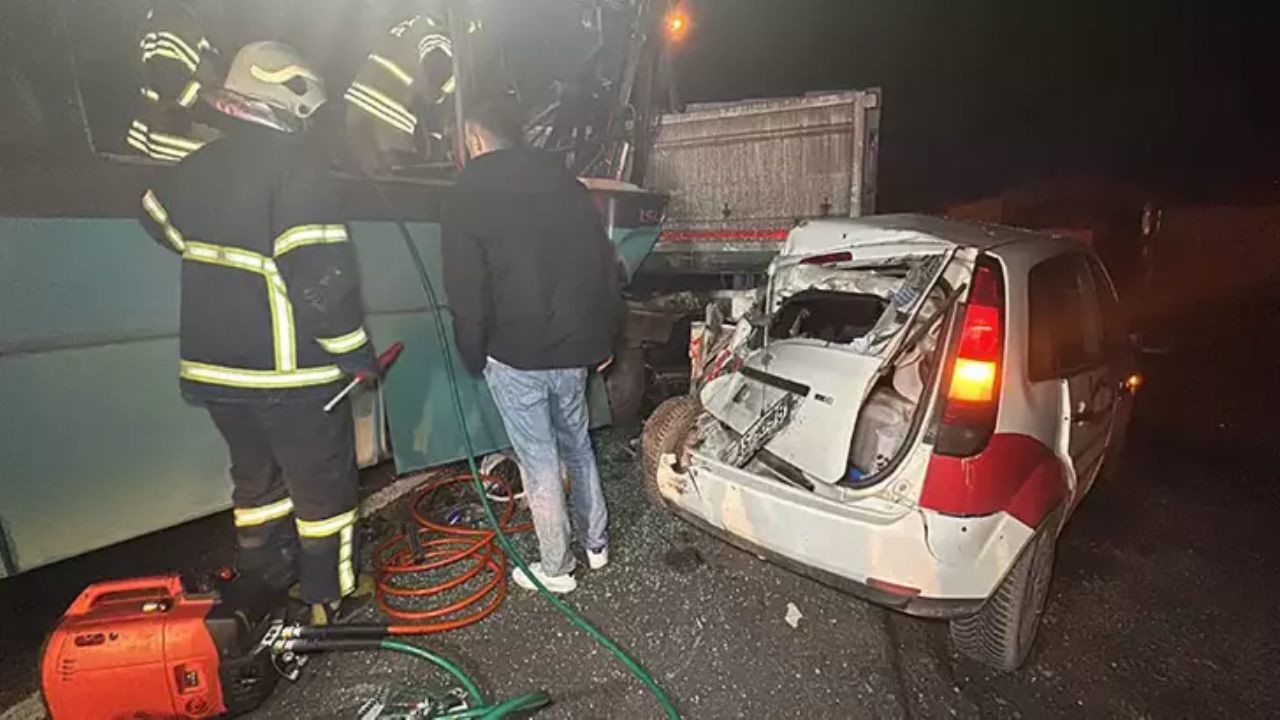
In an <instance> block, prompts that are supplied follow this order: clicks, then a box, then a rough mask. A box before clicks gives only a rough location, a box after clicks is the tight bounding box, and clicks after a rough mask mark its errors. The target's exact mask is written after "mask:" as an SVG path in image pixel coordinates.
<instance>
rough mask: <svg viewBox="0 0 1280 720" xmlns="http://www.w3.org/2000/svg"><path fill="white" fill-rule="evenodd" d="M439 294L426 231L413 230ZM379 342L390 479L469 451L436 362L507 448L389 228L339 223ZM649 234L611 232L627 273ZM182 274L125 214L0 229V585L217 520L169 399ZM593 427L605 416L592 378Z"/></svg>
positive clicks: (486, 432)
mask: <svg viewBox="0 0 1280 720" xmlns="http://www.w3.org/2000/svg"><path fill="white" fill-rule="evenodd" d="M410 231H411V233H412V234H413V236H414V239H415V241H416V242H417V244H418V247H419V248H420V250H421V251H422V253H423V257H424V259H425V260H426V263H427V266H428V271H429V272H430V273H431V274H432V281H433V283H435V286H436V290H437V292H438V293H441V294H443V292H444V288H443V278H442V277H441V275H440V259H439V258H440V239H439V227H438V226H437V225H433V224H426V223H418V224H414V225H412V226H411V228H410ZM352 234H353V241H354V242H355V244H356V250H357V256H358V258H359V263H360V275H361V281H362V285H363V291H364V299H365V304H366V309H367V312H368V315H369V317H368V326H369V331H370V333H371V334H372V336H373V339H374V342H375V343H376V345H377V346H378V347H379V348H385V347H386V346H387V345H388V344H390V343H391V342H393V341H395V340H401V341H403V342H404V343H405V351H404V353H403V354H402V355H401V357H400V360H399V362H398V363H397V364H396V366H395V367H394V368H393V369H392V370H391V372H390V373H389V376H388V378H387V379H386V383H385V386H384V396H385V399H386V406H387V416H388V425H389V429H390V436H391V444H392V450H393V455H394V458H395V464H396V470H397V471H398V472H400V473H406V472H410V471H414V470H419V469H422V468H426V467H431V466H433V465H439V464H442V463H447V462H452V461H455V460H458V459H461V458H463V457H464V456H465V451H464V443H463V436H462V433H461V428H460V427H459V426H458V424H457V422H456V419H455V414H454V409H453V405H452V399H451V398H450V395H449V385H448V382H447V378H446V376H445V368H444V364H443V360H444V357H445V353H446V352H447V353H449V354H451V355H452V357H453V359H454V363H455V366H456V367H457V368H458V370H459V372H460V374H461V390H462V393H463V402H464V407H465V411H466V416H467V431H468V432H469V433H470V434H471V437H472V439H473V442H474V443H475V446H476V450H477V452H482V453H483V452H488V451H491V450H495V449H499V448H502V447H506V446H507V440H506V435H505V433H504V432H503V429H502V423H501V419H500V418H499V416H498V414H497V410H496V408H495V407H494V405H493V401H492V398H491V397H490V396H489V392H488V388H487V387H486V386H485V384H484V382H483V380H482V379H480V378H477V377H471V376H469V375H467V374H466V372H465V370H463V369H462V365H461V361H460V359H459V358H458V357H457V349H456V347H454V345H453V343H452V327H451V325H450V322H451V317H450V316H449V314H448V312H447V307H446V310H445V320H446V327H447V328H448V330H449V333H450V337H449V340H448V342H447V343H446V345H444V346H442V345H441V344H440V342H439V339H438V337H437V335H436V331H435V327H434V323H433V322H432V318H431V315H430V312H429V310H428V303H427V300H426V296H425V294H424V293H423V290H422V287H421V284H420V283H419V281H418V276H417V273H416V271H415V270H414V267H413V264H412V261H411V259H410V257H409V253H408V251H407V249H406V248H405V246H404V242H403V240H402V238H401V236H400V233H399V231H398V229H397V228H396V226H395V225H394V224H393V223H386V222H382V223H373V222H357V223H353V225H352ZM656 239H657V229H656V228H646V229H642V230H636V231H625V230H616V231H615V232H614V237H613V240H614V242H615V243H616V244H617V245H618V248H619V255H620V256H621V257H622V258H623V260H624V263H625V264H626V265H627V267H628V268H629V269H630V270H634V268H635V267H638V266H639V264H640V261H641V260H643V258H644V256H645V255H647V254H648V252H649V251H650V250H651V249H652V247H653V244H654V242H655V241H656ZM179 266H180V262H179V259H178V257H177V256H176V255H173V254H172V253H169V252H166V251H164V250H162V249H161V248H160V247H159V246H157V245H156V244H155V243H154V242H153V241H152V240H151V239H150V238H148V237H147V236H146V235H145V233H143V232H142V230H141V228H140V227H139V226H138V225H137V224H136V223H135V222H133V221H131V220H124V219H65V218H61V219H60V218H42V219H22V218H0V577H4V576H5V575H7V574H12V573H15V572H19V571H21V570H26V569H30V568H32V567H36V566H39V565H44V564H47V563H50V562H53V561H56V560H59V559H62V558H65V557H69V556H72V555H76V554H79V553H83V552H87V551H89V550H92V549H96V548H99V547H103V546H105V545H109V544H112V543H115V542H119V541H122V540H126V539H129V538H133V537H137V536H139V535H143V534H146V533H149V532H153V531H155V530H159V529H162V528H165V527H169V526H172V525H175V524H178V523H182V522H185V521H187V520H190V519H192V518H196V517H201V516H204V515H208V514H210V513H213V512H218V511H220V510H223V509H226V508H227V507H228V506H229V504H230V483H229V482H228V480H227V477H226V468H227V465H228V460H227V456H226V448H225V446H224V445H223V443H222V440H221V438H220V437H219V436H218V434H217V432H216V431H215V429H214V427H213V425H212V423H211V422H210V421H209V419H208V416H207V415H206V414H205V413H204V412H203V411H202V410H200V409H199V408H196V407H192V406H190V405H188V404H186V403H185V402H184V401H183V400H182V398H181V397H180V395H179V393H178V385H177V358H178V341H177V329H178V299H179ZM589 397H590V404H591V413H592V423H593V425H599V424H603V423H606V422H608V417H609V416H608V402H607V398H606V395H605V393H604V388H603V382H602V381H601V379H600V378H599V377H598V376H593V378H592V385H591V392H590V395H589Z"/></svg>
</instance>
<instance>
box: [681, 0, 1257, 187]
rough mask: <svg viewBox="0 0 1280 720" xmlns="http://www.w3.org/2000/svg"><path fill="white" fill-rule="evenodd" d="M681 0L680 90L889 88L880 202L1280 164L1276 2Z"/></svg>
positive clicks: (1213, 175) (1240, 171)
mask: <svg viewBox="0 0 1280 720" xmlns="http://www.w3.org/2000/svg"><path fill="white" fill-rule="evenodd" d="M689 3H690V13H691V14H692V17H693V30H692V34H691V35H690V36H689V37H688V38H687V40H686V43H685V47H684V48H683V51H682V53H681V56H680V59H679V61H678V68H679V70H678V72H679V77H680V83H681V90H682V93H683V95H684V96H685V98H686V99H689V100H722V99H733V98H738V97H744V96H769V95H792V94H799V93H802V92H805V91H810V90H821V89H840V88H850V87H868V86H873V85H878V86H880V87H882V88H883V89H884V97H885V101H884V103H885V104H884V114H883V117H882V123H883V128H884V130H883V133H884V134H883V145H882V156H881V163H880V168H881V176H880V181H881V192H882V194H881V207H882V209H887V210H892V209H897V208H920V207H930V206H936V205H937V204H939V203H944V202H948V201H953V200H964V199H971V198H976V197H981V196H984V195H988V194H992V193H994V192H996V191H998V190H999V189H1001V188H1003V187H1005V186H1007V185H1010V184H1014V183H1019V182H1024V181H1042V180H1053V179H1055V178H1059V177H1067V176H1084V177H1105V178H1109V179H1117V180H1128V181H1133V182H1136V183H1139V184H1142V185H1145V186H1148V187H1156V188H1160V189H1162V190H1163V191H1166V192H1170V193H1173V192H1182V193H1188V192H1190V193H1196V192H1199V193H1206V192H1219V193H1221V192H1222V191H1223V188H1228V187H1229V188H1237V187H1241V186H1242V185H1243V186H1248V187H1249V188H1250V190H1251V191H1253V192H1256V191H1257V187H1258V186H1259V185H1268V184H1271V183H1270V181H1272V180H1274V178H1275V177H1276V173H1275V172H1274V171H1273V170H1272V167H1273V166H1274V163H1273V162H1270V161H1271V160H1272V159H1273V158H1275V157H1277V156H1278V155H1277V153H1276V152H1275V150H1276V149H1277V148H1280V142H1278V141H1277V138H1276V135H1277V131H1278V130H1280V97H1278V95H1280V80H1278V78H1280V51H1278V48H1280V22H1277V21H1278V20H1280V11H1277V9H1276V7H1277V6H1276V5H1275V4H1274V3H1268V5H1270V9H1267V10H1249V11H1245V10H1243V9H1242V8H1236V7H1234V6H1233V2H1226V3H1224V2H1177V1H1176V0H1164V1H1159V0H1156V1H1148V0H1112V1H1111V2H1097V1H1094V0H1086V1H1083V2H1060V1H1052V2H1050V1H1046V0H1023V1H1022V2H1011V1H1006V0H973V1H969V2H959V1H956V0H949V1H947V0H789V1H787V2H781V1H771V2H754V1H750V0H689ZM1241 5H1243V3H1241Z"/></svg>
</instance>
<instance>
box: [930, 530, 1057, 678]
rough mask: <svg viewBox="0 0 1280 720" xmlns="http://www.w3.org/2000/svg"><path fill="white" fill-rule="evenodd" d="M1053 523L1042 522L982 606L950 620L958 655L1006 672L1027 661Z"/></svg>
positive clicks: (1049, 571) (1044, 593)
mask: <svg viewBox="0 0 1280 720" xmlns="http://www.w3.org/2000/svg"><path fill="white" fill-rule="evenodd" d="M1057 527H1058V524H1057V522H1056V521H1054V520H1053V519H1050V521H1049V522H1047V523H1045V524H1044V526H1043V527H1042V528H1041V530H1040V532H1039V533H1037V534H1036V536H1035V538H1034V539H1033V540H1032V541H1031V543H1030V544H1029V545H1028V546H1027V548H1026V549H1025V550H1023V552H1022V555H1021V556H1020V557H1019V558H1018V561H1017V562H1016V563H1014V565H1013V568H1012V569H1011V570H1010V571H1009V574H1008V575H1007V576H1006V577H1005V579H1004V581H1003V582H1001V583H1000V586H999V587H998V588H996V591H995V593H994V594H993V595H992V596H991V598H990V599H989V600H987V603H986V605H984V606H983V607H982V610H980V611H978V613H977V614H976V615H973V616H970V617H966V618H959V619H957V620H952V621H951V640H952V642H954V643H955V645H956V649H957V650H959V651H960V653H961V654H962V655H967V656H968V657H971V658H973V659H975V660H977V661H979V662H981V663H983V664H986V665H990V666H991V667H994V668H996V669H999V670H1004V671H1006V672H1011V671H1013V670H1016V669H1018V667H1019V666H1020V665H1022V663H1023V662H1024V661H1025V660H1026V659H1027V655H1028V653H1030V651H1031V644H1032V642H1034V641H1035V637H1036V629H1037V628H1038V627H1039V625H1040V615H1041V613H1042V611H1043V610H1044V603H1045V599H1046V598H1047V597H1048V596H1049V580H1050V578H1051V577H1052V576H1053V556H1054V544H1055V542H1056V541H1057V532H1056V530H1057Z"/></svg>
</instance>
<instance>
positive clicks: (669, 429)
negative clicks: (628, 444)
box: [640, 395, 702, 507]
mask: <svg viewBox="0 0 1280 720" xmlns="http://www.w3.org/2000/svg"><path fill="white" fill-rule="evenodd" d="M701 411H702V406H701V405H700V404H699V403H698V400H697V398H694V397H692V396H689V395H680V396H677V397H673V398H667V399H666V400H664V401H662V404H661V405H659V406H658V407H657V409H655V410H654V411H653V414H652V415H650V416H649V419H648V420H646V421H645V424H644V430H643V431H641V433H640V466H641V470H642V472H643V477H642V478H641V482H643V483H644V491H645V497H647V498H648V499H649V501H650V502H652V503H653V504H655V505H657V506H658V507H665V506H666V503H665V501H664V500H663V499H662V493H660V492H658V463H659V462H660V461H661V459H662V456H663V455H665V454H667V453H676V454H677V455H678V454H679V453H680V452H681V451H682V450H683V449H684V445H685V443H686V442H687V441H688V439H689V434H690V433H691V432H693V427H694V425H695V424H696V423H697V420H698V413H700V412H701Z"/></svg>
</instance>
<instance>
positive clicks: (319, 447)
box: [206, 397, 360, 603]
mask: <svg viewBox="0 0 1280 720" xmlns="http://www.w3.org/2000/svg"><path fill="white" fill-rule="evenodd" d="M326 401H327V398H324V397H319V398H302V399H288V400H274V399H273V400H270V401H262V402H258V401H248V402H243V401H241V402H237V401H209V402H207V403H206V407H207V408H208V410H209V415H210V416H212V417H213V422H214V424H215V425H216V426H217V427H218V432H220V433H222V437H223V439H225V440H226V442H227V447H228V448H229V449H230V451H231V480H232V482H233V484H234V489H233V490H232V493H231V500H232V503H233V505H234V506H235V511H234V519H235V525H236V550H237V553H236V554H237V559H236V564H237V567H238V568H239V570H240V572H241V573H242V574H244V575H247V576H250V577H254V578H256V579H258V580H262V581H264V582H266V583H267V585H268V586H269V587H274V588H277V589H280V588H285V587H288V586H289V585H290V584H292V582H293V581H294V579H295V578H296V579H297V580H299V581H300V583H301V589H302V600H303V601H304V602H307V603H322V602H323V603H329V602H333V601H335V600H338V599H339V598H341V597H343V596H345V595H348V594H350V593H351V592H352V590H354V589H355V586H356V575H357V573H358V572H359V557H360V555H359V551H360V548H359V547H358V538H357V535H356V515H357V505H358V503H359V474H358V472H357V470H356V461H355V432H354V428H353V424H354V423H353V421H352V418H351V405H350V403H348V402H343V403H341V404H339V405H338V406H337V407H335V408H334V409H333V412H329V413H326V412H325V411H324V403H325V402H326Z"/></svg>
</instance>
